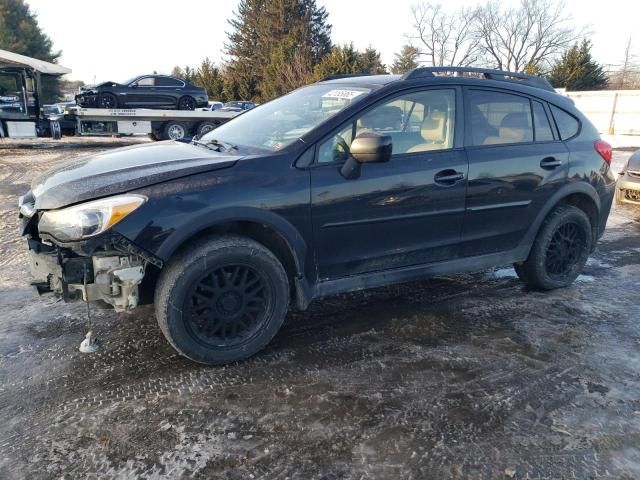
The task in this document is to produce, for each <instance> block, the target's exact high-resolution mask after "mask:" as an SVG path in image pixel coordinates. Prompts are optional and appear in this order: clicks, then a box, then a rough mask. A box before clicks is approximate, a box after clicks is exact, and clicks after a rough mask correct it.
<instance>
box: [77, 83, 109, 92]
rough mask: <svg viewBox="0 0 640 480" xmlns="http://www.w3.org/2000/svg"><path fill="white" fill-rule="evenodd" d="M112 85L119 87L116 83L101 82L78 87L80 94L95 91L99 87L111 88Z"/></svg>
mask: <svg viewBox="0 0 640 480" xmlns="http://www.w3.org/2000/svg"><path fill="white" fill-rule="evenodd" d="M112 85H119V83H118V82H102V83H98V84H97V85H83V86H82V87H80V92H90V91H93V90H97V89H98V88H100V87H111V86H112Z"/></svg>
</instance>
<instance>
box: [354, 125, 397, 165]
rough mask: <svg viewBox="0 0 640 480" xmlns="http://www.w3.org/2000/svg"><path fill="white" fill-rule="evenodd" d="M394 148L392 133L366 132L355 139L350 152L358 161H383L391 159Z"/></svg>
mask: <svg viewBox="0 0 640 480" xmlns="http://www.w3.org/2000/svg"><path fill="white" fill-rule="evenodd" d="M392 150H393V143H392V138H391V135H381V134H379V133H375V132H364V133H361V134H360V135H358V136H357V137H356V138H354V139H353V142H351V147H350V148H349V153H351V156H352V157H353V158H354V159H355V160H356V161H357V162H358V163H382V162H388V161H389V159H390V158H391V151H392Z"/></svg>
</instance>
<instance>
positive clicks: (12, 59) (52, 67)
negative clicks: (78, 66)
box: [0, 50, 71, 75]
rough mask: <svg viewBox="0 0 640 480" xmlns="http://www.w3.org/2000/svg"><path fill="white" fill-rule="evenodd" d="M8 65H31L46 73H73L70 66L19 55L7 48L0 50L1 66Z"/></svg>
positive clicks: (36, 69)
mask: <svg viewBox="0 0 640 480" xmlns="http://www.w3.org/2000/svg"><path fill="white" fill-rule="evenodd" d="M8 66H15V67H29V68H31V69H33V70H35V71H36V72H38V73H42V74H46V75H65V74H67V73H71V69H70V68H67V67H63V66H62V65H57V64H55V63H49V62H45V61H43V60H38V59H37V58H31V57H27V56H25V55H19V54H17V53H12V52H8V51H6V50H0V68H1V67H8Z"/></svg>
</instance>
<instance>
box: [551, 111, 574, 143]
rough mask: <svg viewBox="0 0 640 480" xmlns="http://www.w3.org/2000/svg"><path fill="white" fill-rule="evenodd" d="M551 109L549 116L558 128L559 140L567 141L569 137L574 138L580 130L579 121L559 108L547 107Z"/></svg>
mask: <svg viewBox="0 0 640 480" xmlns="http://www.w3.org/2000/svg"><path fill="white" fill-rule="evenodd" d="M549 106H550V107H551V114H552V115H553V119H554V120H555V122H556V126H557V127H558V132H559V133H560V139H562V140H567V139H569V138H571V137H575V136H576V135H577V134H578V131H579V130H580V121H579V120H578V119H577V118H576V117H574V116H573V115H571V114H570V113H568V112H565V111H564V110H562V109H561V108H558V107H556V106H555V105H549Z"/></svg>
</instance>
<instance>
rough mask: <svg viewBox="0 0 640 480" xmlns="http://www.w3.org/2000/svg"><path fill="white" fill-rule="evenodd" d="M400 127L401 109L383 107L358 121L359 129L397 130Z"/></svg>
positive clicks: (390, 106)
mask: <svg viewBox="0 0 640 480" xmlns="http://www.w3.org/2000/svg"><path fill="white" fill-rule="evenodd" d="M401 126H402V109H401V108H400V107H394V106H393V105H384V106H382V107H378V108H376V109H375V110H373V111H371V112H369V113H366V114H365V115H363V116H362V117H360V118H359V119H358V127H359V128H368V129H370V130H398V129H399V128H400V127H401Z"/></svg>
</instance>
